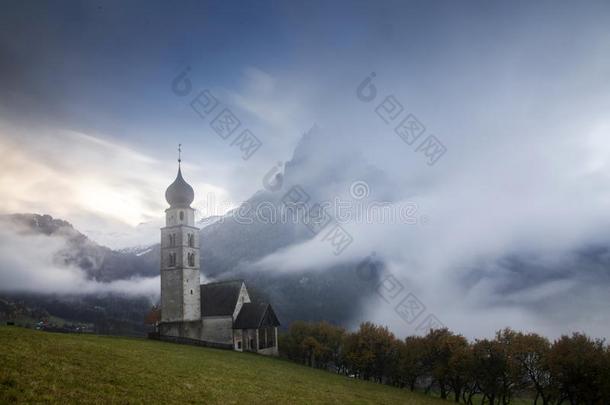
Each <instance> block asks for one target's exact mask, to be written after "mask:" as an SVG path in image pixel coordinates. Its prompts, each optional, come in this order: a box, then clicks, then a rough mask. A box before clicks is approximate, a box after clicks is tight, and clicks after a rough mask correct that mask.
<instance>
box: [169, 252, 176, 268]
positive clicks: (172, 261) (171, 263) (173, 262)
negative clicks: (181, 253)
mask: <svg viewBox="0 0 610 405" xmlns="http://www.w3.org/2000/svg"><path fill="white" fill-rule="evenodd" d="M175 265H176V254H175V253H170V254H169V267H174V266H175Z"/></svg>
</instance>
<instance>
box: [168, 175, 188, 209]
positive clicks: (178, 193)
mask: <svg viewBox="0 0 610 405" xmlns="http://www.w3.org/2000/svg"><path fill="white" fill-rule="evenodd" d="M165 199H166V200H167V203H168V204H169V205H170V207H171V208H187V207H190V205H191V203H192V202H193V200H194V199H195V192H194V191H193V187H191V185H190V184H188V183H187V182H186V181H185V180H184V179H183V178H182V171H181V170H180V167H178V175H177V176H176V180H174V182H173V183H172V184H170V185H169V187H168V188H167V190H165Z"/></svg>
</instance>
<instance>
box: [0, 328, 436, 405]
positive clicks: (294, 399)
mask: <svg viewBox="0 0 610 405" xmlns="http://www.w3.org/2000/svg"><path fill="white" fill-rule="evenodd" d="M15 401H17V402H49V401H51V402H97V403H107V402H115V403H116V402H120V403H126V402H129V403H143V402H147V403H149V402H154V403H167V402H195V401H196V402H204V403H223V404H231V403H235V404H236V403H263V402H265V403H276V404H280V403H303V404H305V403H306V404H311V403H362V404H365V403H375V404H393V403H401V404H416V405H419V404H421V405H426V404H448V402H446V401H441V400H439V399H435V398H430V397H426V396H423V395H421V394H412V393H410V392H408V391H406V390H400V389H397V388H393V387H388V386H384V385H380V384H374V383H370V382H365V381H359V380H354V379H350V378H347V377H344V376H339V375H335V374H332V373H328V372H324V371H320V370H313V369H310V368H307V367H304V366H300V365H298V364H293V363H290V362H287V361H284V360H280V359H274V358H268V357H263V356H259V355H255V354H244V353H236V352H231V351H224V350H216V349H208V348H201V347H192V346H185V345H176V344H171V343H164V342H156V341H149V340H145V339H135V338H119V337H106V336H95V335H72V334H55V333H48V332H38V331H33V330H29V329H23V328H18V327H4V326H3V327H0V403H4V402H15Z"/></svg>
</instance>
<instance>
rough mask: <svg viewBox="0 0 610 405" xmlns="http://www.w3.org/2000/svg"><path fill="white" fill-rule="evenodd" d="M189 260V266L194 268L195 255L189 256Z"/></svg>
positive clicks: (190, 254)
mask: <svg viewBox="0 0 610 405" xmlns="http://www.w3.org/2000/svg"><path fill="white" fill-rule="evenodd" d="M187 260H188V263H189V266H191V267H194V266H195V253H189V254H187Z"/></svg>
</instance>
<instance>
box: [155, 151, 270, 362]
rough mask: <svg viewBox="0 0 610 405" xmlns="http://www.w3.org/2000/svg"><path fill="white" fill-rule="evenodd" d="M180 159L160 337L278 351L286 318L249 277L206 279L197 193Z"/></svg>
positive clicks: (166, 248) (166, 232)
mask: <svg viewBox="0 0 610 405" xmlns="http://www.w3.org/2000/svg"><path fill="white" fill-rule="evenodd" d="M180 162H181V159H180V157H179V158H178V175H177V176H176V180H174V182H173V183H172V184H171V185H170V186H169V187H168V188H167V190H166V192H165V199H166V200H167V203H168V204H169V208H168V209H166V210H165V227H164V228H161V322H160V323H159V335H160V338H161V339H163V340H169V341H176V342H182V343H195V344H201V345H205V346H212V347H219V348H226V349H232V350H237V351H249V352H255V353H260V354H265V355H273V356H277V355H278V343H277V328H278V326H279V325H280V323H279V321H278V318H277V316H276V315H275V312H274V311H273V308H272V307H271V305H270V304H268V303H262V302H257V300H256V299H255V298H256V297H251V296H250V295H249V293H248V289H247V288H246V283H245V282H244V281H243V280H231V281H220V282H215V283H208V284H201V281H200V278H199V228H197V227H196V226H195V210H194V209H193V208H191V204H192V202H193V200H194V198H195V193H194V191H193V188H192V187H191V186H190V185H189V184H188V183H187V182H186V181H185V180H184V179H183V178H182V171H181V168H180ZM204 243H205V242H204Z"/></svg>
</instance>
